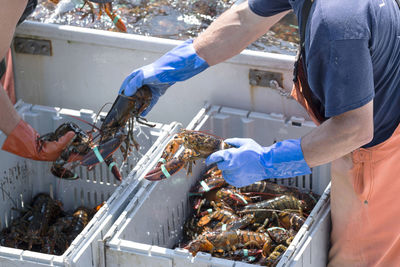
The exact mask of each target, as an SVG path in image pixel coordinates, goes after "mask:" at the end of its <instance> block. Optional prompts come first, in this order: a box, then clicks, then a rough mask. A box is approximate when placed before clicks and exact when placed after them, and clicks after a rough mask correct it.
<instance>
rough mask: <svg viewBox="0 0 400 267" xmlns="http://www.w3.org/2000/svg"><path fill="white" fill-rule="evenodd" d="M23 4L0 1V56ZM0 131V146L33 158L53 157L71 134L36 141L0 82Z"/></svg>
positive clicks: (11, 33) (45, 158)
mask: <svg viewBox="0 0 400 267" xmlns="http://www.w3.org/2000/svg"><path fill="white" fill-rule="evenodd" d="M26 4H27V0H17V1H15V0H0V5H1V6H3V7H7V8H2V9H0V36H1V37H2V38H1V39H0V58H1V59H2V58H4V56H5V54H6V52H7V51H8V49H9V47H10V43H11V40H12V37H13V35H14V31H15V27H16V25H17V22H18V20H19V18H20V17H21V14H22V13H23V11H24V9H25V7H26ZM0 114H1V115H0V130H1V131H2V132H3V133H5V134H6V135H7V139H6V141H5V142H4V144H3V146H2V149H3V150H6V151H8V152H11V153H14V154H16V155H19V156H22V157H26V158H31V159H35V160H55V159H57V158H58V156H59V154H60V153H61V151H62V150H63V149H64V148H65V147H66V145H67V144H68V143H69V141H70V140H71V139H72V138H73V137H74V136H75V135H74V133H73V132H70V133H67V134H66V135H65V136H63V137H61V138H60V139H59V140H58V141H57V142H43V143H39V142H38V141H37V137H38V136H39V135H38V134H37V132H36V131H35V130H34V129H33V128H32V127H31V126H30V125H29V124H27V123H26V122H25V121H23V120H22V119H21V117H20V116H19V115H18V113H17V111H16V110H15V109H14V107H13V105H12V103H11V101H10V100H9V98H8V96H7V94H6V93H5V91H4V88H3V86H1V84H0Z"/></svg>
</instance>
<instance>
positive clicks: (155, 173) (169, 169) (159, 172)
mask: <svg viewBox="0 0 400 267" xmlns="http://www.w3.org/2000/svg"><path fill="white" fill-rule="evenodd" d="M185 164H186V161H185V160H183V159H182V158H173V159H172V160H170V161H168V162H167V163H166V164H161V165H160V164H158V165H157V167H156V168H155V169H153V170H151V171H149V172H148V173H147V174H146V176H145V177H144V178H145V179H147V180H149V181H159V180H164V179H167V178H168V177H169V176H171V175H174V174H175V173H177V172H178V171H179V170H181V169H182V168H183V166H184V165H185Z"/></svg>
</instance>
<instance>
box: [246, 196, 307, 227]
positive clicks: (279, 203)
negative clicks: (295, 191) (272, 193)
mask: <svg viewBox="0 0 400 267" xmlns="http://www.w3.org/2000/svg"><path fill="white" fill-rule="evenodd" d="M306 208H307V207H306V204H305V202H304V201H302V200H298V199H297V198H295V197H293V196H287V195H283V196H280V197H276V198H274V199H270V200H264V201H261V202H258V203H254V204H248V205H246V206H244V208H243V209H242V210H240V211H239V212H238V213H240V214H249V213H251V214H254V215H255V218H256V221H257V222H263V221H264V220H265V219H266V218H269V217H272V216H274V215H276V212H277V211H278V212H279V211H284V210H295V211H300V212H301V211H303V210H304V209H306ZM276 217H277V215H276Z"/></svg>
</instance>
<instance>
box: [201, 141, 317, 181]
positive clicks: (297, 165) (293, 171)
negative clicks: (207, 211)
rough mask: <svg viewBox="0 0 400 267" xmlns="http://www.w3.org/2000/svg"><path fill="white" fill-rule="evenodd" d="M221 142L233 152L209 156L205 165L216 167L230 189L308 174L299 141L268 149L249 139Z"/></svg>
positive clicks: (226, 151) (284, 142) (224, 151)
mask: <svg viewBox="0 0 400 267" xmlns="http://www.w3.org/2000/svg"><path fill="white" fill-rule="evenodd" d="M225 142H226V143H228V144H230V145H232V146H235V148H229V149H225V150H220V151H217V152H215V153H213V154H211V155H210V156H209V157H208V158H207V159H206V164H207V165H210V164H213V163H217V165H218V168H219V169H220V170H221V171H222V176H223V177H224V179H225V180H226V181H227V182H228V183H229V184H231V185H233V186H236V187H243V186H247V185H250V184H252V183H255V182H257V181H260V180H264V179H268V178H289V177H294V176H298V175H304V174H310V173H311V170H310V167H308V165H307V163H306V161H305V160H304V156H303V152H302V150H301V146H300V139H291V140H285V141H282V142H279V143H276V144H273V145H272V146H269V147H262V146H260V145H259V144H257V142H255V141H254V140H253V139H249V138H231V139H226V140H225Z"/></svg>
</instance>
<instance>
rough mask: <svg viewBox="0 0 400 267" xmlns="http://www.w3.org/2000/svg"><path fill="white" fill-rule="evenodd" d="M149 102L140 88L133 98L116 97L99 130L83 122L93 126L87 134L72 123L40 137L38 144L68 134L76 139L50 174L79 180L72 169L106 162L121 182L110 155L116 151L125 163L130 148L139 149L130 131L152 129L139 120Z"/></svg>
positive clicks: (147, 94) (147, 93) (147, 91)
mask: <svg viewBox="0 0 400 267" xmlns="http://www.w3.org/2000/svg"><path fill="white" fill-rule="evenodd" d="M150 101H151V91H150V88H149V87H148V86H143V87H141V88H140V89H138V91H137V92H136V93H135V94H134V95H133V96H125V95H123V94H120V95H118V97H117V99H116V100H115V101H114V103H113V105H112V107H111V109H110V111H109V112H108V114H107V116H106V117H105V118H104V120H103V122H102V125H101V126H100V127H96V126H95V125H92V124H90V123H89V122H86V121H83V122H84V123H87V124H89V125H91V126H92V129H91V130H90V131H84V130H82V129H81V128H80V127H79V126H78V125H76V124H75V123H73V122H67V123H63V124H61V125H60V126H59V127H58V128H57V129H56V130H55V131H54V132H51V133H48V134H45V135H43V136H41V137H39V140H38V141H39V143H40V142H41V141H55V140H58V138H60V137H61V136H63V135H65V134H66V133H67V132H68V131H73V132H74V133H75V138H74V139H73V140H71V143H70V144H69V145H68V147H67V148H65V149H64V151H63V152H62V153H61V155H60V157H59V158H58V159H57V160H56V161H55V162H53V165H52V167H51V172H52V173H53V175H54V176H56V177H59V178H63V179H69V180H74V179H78V178H79V177H78V175H77V174H75V173H73V172H72V171H71V169H72V168H74V167H76V166H78V165H82V166H86V167H88V169H89V170H91V169H93V167H94V166H95V165H96V164H98V163H101V162H105V163H106V164H107V165H108V167H109V169H110V171H111V172H112V173H113V175H114V177H115V178H116V179H117V180H119V181H121V180H122V175H121V173H120V171H119V168H118V166H117V164H116V163H115V159H114V157H113V154H114V153H115V152H116V151H117V150H118V148H119V149H120V150H121V152H122V153H123V158H124V159H123V161H126V160H127V157H128V154H129V153H130V152H131V151H132V147H135V148H136V149H137V150H138V149H139V144H138V143H137V142H136V141H135V139H134V136H133V129H134V126H135V122H138V123H140V124H144V125H147V126H149V127H154V125H152V124H149V123H147V121H146V120H145V119H144V118H142V117H140V114H141V113H142V111H144V110H145V109H146V108H147V107H148V106H149V105H150ZM76 119H78V120H81V119H79V118H76ZM81 121H82V120H81ZM122 144H125V145H124V146H123V145H122Z"/></svg>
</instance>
